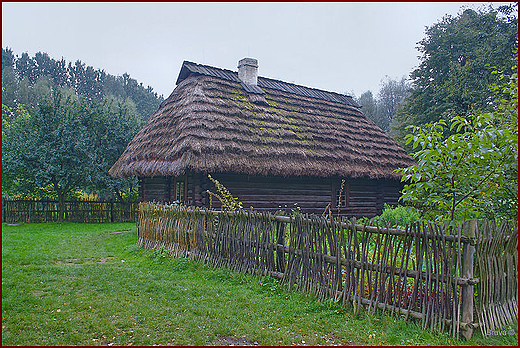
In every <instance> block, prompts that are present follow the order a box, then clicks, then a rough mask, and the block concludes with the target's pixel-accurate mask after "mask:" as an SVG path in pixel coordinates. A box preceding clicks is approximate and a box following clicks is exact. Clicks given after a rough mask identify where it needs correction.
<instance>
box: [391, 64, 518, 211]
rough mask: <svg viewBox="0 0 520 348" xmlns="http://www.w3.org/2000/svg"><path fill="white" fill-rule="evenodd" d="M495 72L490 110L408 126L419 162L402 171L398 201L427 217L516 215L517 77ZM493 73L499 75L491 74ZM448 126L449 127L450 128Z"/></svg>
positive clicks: (415, 156)
mask: <svg viewBox="0 0 520 348" xmlns="http://www.w3.org/2000/svg"><path fill="white" fill-rule="evenodd" d="M513 68H514V69H515V72H514V73H513V74H511V75H510V76H507V75H505V74H503V73H502V74H499V79H498V81H499V83H497V84H494V85H493V87H492V90H493V92H494V93H489V89H488V93H489V94H490V95H492V96H493V95H494V97H495V99H494V101H493V103H492V105H491V109H492V111H490V112H480V113H477V114H476V115H474V116H473V115H471V116H455V117H453V118H452V119H451V120H450V121H449V122H446V121H444V120H439V121H436V122H433V123H429V124H426V125H425V126H411V129H412V132H411V133H410V134H408V135H407V136H406V142H407V143H413V148H414V149H418V151H416V152H415V154H414V155H413V156H414V159H415V160H416V162H417V164H416V165H413V166H410V167H408V168H405V169H400V170H399V171H400V172H402V173H403V174H404V175H403V178H402V180H403V181H405V182H408V184H406V185H405V187H404V189H403V196H402V197H401V199H402V200H405V201H408V202H410V203H413V204H415V205H416V206H418V207H419V208H420V209H422V211H423V214H424V215H425V216H426V217H428V218H437V219H439V218H440V219H446V220H450V221H455V220H463V219H468V218H472V217H488V218H489V217H491V218H494V217H502V218H509V219H516V218H517V216H518V75H517V72H516V71H517V70H516V69H517V68H516V67H513ZM494 74H498V72H497V71H496V70H495V71H494ZM448 125H449V127H448Z"/></svg>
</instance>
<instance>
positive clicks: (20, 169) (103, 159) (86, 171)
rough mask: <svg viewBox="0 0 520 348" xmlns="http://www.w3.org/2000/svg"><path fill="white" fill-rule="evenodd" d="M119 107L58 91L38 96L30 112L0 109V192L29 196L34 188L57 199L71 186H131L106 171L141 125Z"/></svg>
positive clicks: (109, 189) (104, 188)
mask: <svg viewBox="0 0 520 348" xmlns="http://www.w3.org/2000/svg"><path fill="white" fill-rule="evenodd" d="M125 108H126V106H125V104H124V103H120V104H115V103H113V102H101V103H100V102H95V101H87V100H86V99H84V98H82V97H78V96H77V95H74V94H71V95H66V94H65V93H62V92H60V91H55V92H54V93H52V94H49V95H47V96H46V97H45V98H43V99H41V100H40V103H39V105H38V109H37V111H36V112H35V113H34V114H33V115H29V114H28V113H27V112H23V110H24V109H20V108H19V110H21V111H16V112H14V111H12V110H11V109H9V108H3V110H4V112H3V114H2V120H3V123H4V124H7V125H8V126H7V127H5V128H3V134H2V135H3V137H2V149H3V157H2V167H3V173H2V179H3V182H2V188H3V191H4V194H10V195H13V194H21V195H24V196H31V195H33V194H39V193H42V191H41V190H37V189H36V188H37V187H39V188H46V190H47V189H48V188H52V190H54V193H55V194H56V195H57V196H58V197H61V198H63V197H64V196H66V195H67V194H68V193H70V192H72V191H73V190H77V189H82V190H85V191H90V192H92V191H96V192H99V193H103V192H117V193H119V194H121V191H125V190H128V187H132V185H133V186H134V187H135V186H136V184H135V183H134V184H133V183H132V182H129V181H128V180H122V179H113V178H110V177H109V176H108V169H109V168H110V166H112V164H113V163H114V162H115V161H116V159H117V158H118V156H119V155H120V154H121V153H122V152H123V150H124V148H125V146H126V144H127V142H128V141H129V140H130V138H131V137H132V136H133V135H134V134H135V133H136V132H137V131H138V129H139V128H140V126H141V121H140V120H139V119H138V118H137V116H136V115H135V114H132V113H131V112H127V110H126V109H125ZM134 181H135V180H134ZM44 192H45V191H44Z"/></svg>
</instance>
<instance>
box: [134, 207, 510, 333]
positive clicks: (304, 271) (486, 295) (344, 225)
mask: <svg viewBox="0 0 520 348" xmlns="http://www.w3.org/2000/svg"><path fill="white" fill-rule="evenodd" d="M137 231H138V244H139V245H141V246H143V247H145V248H164V249H165V250H168V251H169V252H170V253H172V254H174V255H176V256H182V257H190V258H193V259H197V260H203V261H205V262H208V263H212V264H215V265H219V266H227V267H230V268H232V269H235V270H239V271H242V272H250V273H255V274H262V275H270V276H273V277H277V278H279V279H281V280H282V282H283V283H285V284H286V285H287V286H288V287H289V288H294V289H300V290H303V291H307V292H311V293H313V294H314V295H315V296H317V297H318V298H319V299H326V298H331V299H334V300H335V301H339V302H342V303H343V304H345V305H352V306H354V309H355V311H356V312H357V311H359V309H360V308H361V306H365V307H367V309H368V310H371V311H375V310H376V309H378V310H380V311H383V312H388V313H390V314H392V315H394V314H400V315H404V316H405V317H406V319H408V318H414V319H416V320H420V321H421V323H422V326H423V328H425V329H426V328H429V329H431V330H434V331H449V332H450V333H451V334H452V335H453V337H459V335H463V336H464V337H466V338H467V339H469V338H471V335H472V333H473V330H474V329H476V328H480V330H481V331H482V333H483V334H484V335H490V334H493V332H495V331H497V330H500V329H501V328H502V327H503V326H504V325H507V324H511V323H513V322H514V321H515V318H517V315H518V225H517V223H516V222H515V223H512V224H510V223H506V222H504V223H502V224H500V225H496V224H494V223H492V222H488V221H484V222H483V221H476V220H471V221H467V222H465V223H464V224H461V225H459V226H458V227H456V228H450V227H448V226H444V227H440V226H437V225H434V224H425V223H421V224H419V223H417V224H412V225H410V226H407V227H406V229H390V228H382V227H377V226H366V225H360V224H356V221H355V220H350V221H348V220H334V219H328V218H324V217H318V216H303V215H296V216H294V217H286V216H274V215H271V214H267V213H263V214H260V213H253V212H216V211H208V210H201V209H197V208H184V207H179V206H169V205H161V204H155V203H141V204H140V206H139V215H138V218H137Z"/></svg>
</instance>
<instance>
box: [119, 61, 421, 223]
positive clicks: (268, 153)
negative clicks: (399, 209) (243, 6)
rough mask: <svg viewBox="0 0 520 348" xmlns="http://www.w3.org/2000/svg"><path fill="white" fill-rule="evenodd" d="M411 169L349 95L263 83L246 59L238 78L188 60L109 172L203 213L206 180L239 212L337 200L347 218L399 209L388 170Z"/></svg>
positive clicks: (396, 183) (317, 207)
mask: <svg viewBox="0 0 520 348" xmlns="http://www.w3.org/2000/svg"><path fill="white" fill-rule="evenodd" d="M412 163H413V161H412V158H411V157H410V156H409V155H408V154H407V153H406V152H405V151H404V150H403V149H402V148H401V147H400V146H399V145H398V144H397V143H396V142H395V141H394V140H393V139H392V138H390V137H389V136H388V135H387V134H385V133H384V132H383V131H382V130H381V129H380V128H379V127H378V126H376V125H375V124H374V122H372V121H371V120H370V119H368V118H367V117H366V116H365V115H364V114H363V112H362V111H361V110H360V107H359V106H358V105H357V104H356V103H355V102H354V101H353V100H352V98H351V97H349V96H346V95H343V94H338V93H333V92H327V91H323V90H319V89H314V88H309V87H304V86H299V85H295V84H292V83H287V82H283V81H279V80H273V79H270V78H265V77H260V76H258V62H257V60H256V59H252V58H244V59H242V60H240V61H239V66H238V72H236V71H230V70H225V69H220V68H216V67H211V66H207V65H200V64H195V63H191V62H187V61H185V62H184V63H183V64H182V68H181V71H180V73H179V77H178V79H177V87H176V88H175V89H174V91H173V92H172V94H171V95H170V96H169V97H168V98H167V99H166V100H165V101H164V102H163V103H162V104H161V105H160V106H159V109H158V110H157V111H156V112H155V113H154V114H153V115H152V116H151V117H150V119H149V120H148V122H147V124H146V125H145V126H144V127H143V128H142V129H141V130H140V131H139V132H138V133H137V135H136V136H135V137H134V138H133V139H132V140H131V141H130V143H129V144H128V146H127V148H126V150H125V151H124V152H123V154H122V155H121V157H120V158H119V159H118V160H117V162H116V163H115V164H114V165H113V167H112V168H111V169H110V174H111V175H113V176H116V177H128V176H132V175H136V176H137V177H139V180H140V194H139V196H140V199H141V200H143V201H152V200H156V201H163V202H170V201H175V200H177V201H182V202H184V203H185V204H188V205H194V206H208V205H209V198H208V194H207V193H206V190H207V189H210V190H212V191H214V186H213V184H212V183H211V182H210V181H209V179H208V177H207V174H211V175H212V176H213V177H214V178H216V179H217V180H219V181H220V182H221V183H222V184H223V185H224V186H226V187H227V188H228V189H229V190H230V192H231V193H232V194H233V195H234V196H236V197H238V198H239V200H240V201H241V202H243V205H244V207H245V208H249V207H250V206H252V207H254V208H255V209H256V210H270V211H274V210H277V209H278V208H279V207H280V206H281V207H285V206H287V207H289V208H292V207H293V206H294V204H297V205H298V206H300V207H301V209H302V210H304V211H306V212H310V213H318V214H321V213H323V211H324V209H325V208H326V207H327V205H328V204H329V203H330V204H331V205H332V207H333V209H335V208H337V206H338V203H341V212H342V214H343V215H349V216H374V215H377V214H379V213H380V212H381V209H382V207H383V203H389V204H396V202H397V199H398V197H399V192H400V190H401V189H402V184H401V183H400V180H399V179H400V178H399V175H398V174H396V173H395V172H394V169H396V168H399V167H406V166H409V165H410V164H412ZM342 179H345V183H346V184H345V187H344V194H342V195H341V202H338V200H339V195H338V192H339V189H340V184H341V181H342ZM214 207H215V205H214Z"/></svg>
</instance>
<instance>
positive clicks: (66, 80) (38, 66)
mask: <svg viewBox="0 0 520 348" xmlns="http://www.w3.org/2000/svg"><path fill="white" fill-rule="evenodd" d="M2 87H4V89H3V90H2V102H3V103H4V104H5V105H7V106H9V107H15V106H16V105H17V104H23V105H25V106H26V108H27V109H28V110H29V112H30V113H31V114H32V113H34V111H35V110H36V109H37V103H38V100H39V98H40V97H41V96H42V95H44V94H47V93H48V92H50V90H55V89H70V90H71V91H72V92H73V93H76V94H78V95H81V96H83V97H85V98H87V99H90V100H97V101H101V100H103V99H106V98H114V99H119V100H131V101H132V102H133V103H134V105H135V108H136V111H137V115H138V116H139V117H140V118H141V119H143V120H147V119H148V118H149V117H150V116H151V115H152V114H153V113H154V112H155V111H156V110H157V108H158V106H159V104H160V103H161V102H162V101H163V97H162V96H158V95H157V93H155V92H154V91H153V89H152V88H151V87H150V86H148V87H146V88H145V87H144V86H143V84H142V83H139V82H138V81H136V80H135V79H133V78H131V77H130V75H129V74H127V73H125V74H123V76H113V75H110V74H108V73H106V72H105V71H104V70H99V69H94V68H93V67H91V66H87V65H85V63H83V62H81V61H79V60H77V61H76V62H75V63H74V64H72V63H70V62H69V63H67V62H66V61H65V60H64V59H63V58H62V59H61V60H55V59H53V58H51V57H49V55H48V54H47V53H42V52H38V53H36V54H35V55H34V57H30V56H29V55H28V54H27V53H26V52H24V53H22V55H21V56H15V54H14V53H13V51H12V50H11V49H10V48H3V49H2Z"/></svg>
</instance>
